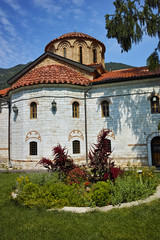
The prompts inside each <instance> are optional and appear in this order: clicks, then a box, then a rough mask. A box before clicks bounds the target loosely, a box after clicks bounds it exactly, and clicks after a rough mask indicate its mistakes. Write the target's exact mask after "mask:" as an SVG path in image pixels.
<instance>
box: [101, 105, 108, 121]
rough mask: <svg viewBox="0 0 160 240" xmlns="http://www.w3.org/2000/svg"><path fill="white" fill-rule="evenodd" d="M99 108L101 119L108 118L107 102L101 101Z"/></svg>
mask: <svg viewBox="0 0 160 240" xmlns="http://www.w3.org/2000/svg"><path fill="white" fill-rule="evenodd" d="M101 108H102V117H109V102H108V101H103V102H102V103H101Z"/></svg>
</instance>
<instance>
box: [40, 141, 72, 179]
mask: <svg viewBox="0 0 160 240" xmlns="http://www.w3.org/2000/svg"><path fill="white" fill-rule="evenodd" d="M52 151H53V156H54V159H53V161H51V160H50V159H47V158H42V159H41V160H40V161H39V162H38V163H37V164H40V165H42V166H44V167H45V168H48V170H52V171H58V172H59V173H60V175H63V174H65V175H66V174H67V173H68V172H69V171H70V170H71V169H73V168H75V167H76V165H75V164H74V163H73V159H72V158H71V157H70V156H69V155H68V151H67V149H66V147H64V148H62V147H61V145H60V144H58V145H57V146H55V147H54V148H53V150H52ZM37 164H36V165H37Z"/></svg>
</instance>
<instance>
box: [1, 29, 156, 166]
mask: <svg viewBox="0 0 160 240" xmlns="http://www.w3.org/2000/svg"><path fill="white" fill-rule="evenodd" d="M104 54H105V46H104V44H103V43H102V42H100V41H99V40H97V39H95V38H93V37H91V36H89V35H87V34H84V33H78V32H72V33H67V34H64V35H62V36H60V37H58V38H56V39H54V40H52V41H51V42H49V43H48V44H47V46H46V47H45V52H44V53H43V54H42V55H41V56H40V57H38V58H37V59H36V60H35V61H33V62H32V63H31V64H29V65H27V67H25V68H24V69H23V70H22V71H20V72H19V73H17V74H16V75H15V76H13V77H12V78H11V79H10V80H9V81H8V84H9V85H10V87H9V88H7V89H3V90H0V139H1V141H0V163H1V164H2V163H4V164H7V165H8V166H12V167H16V168H21V169H35V165H36V164H37V162H38V161H39V160H40V159H41V158H42V157H45V158H49V159H51V160H52V159H53V156H52V149H53V147H54V146H56V145H57V144H60V145H61V146H62V147H64V146H66V148H67V149H68V153H69V155H70V156H71V157H72V158H73V160H74V161H75V163H79V164H81V163H88V161H89V160H88V152H89V150H90V147H91V146H92V144H94V143H96V141H97V137H98V136H99V134H100V133H101V131H102V130H103V129H108V130H110V134H109V142H110V147H111V150H112V154H111V157H112V159H113V160H114V161H115V164H116V165H117V166H121V167H125V166H128V165H130V164H131V165H137V166H152V165H153V166H156V167H160V69H158V70H155V71H149V70H148V68H147V67H138V68H131V69H124V70H116V71H106V70H105V59H104ZM137 57H138V56H137ZM36 168H38V166H37V167H36Z"/></svg>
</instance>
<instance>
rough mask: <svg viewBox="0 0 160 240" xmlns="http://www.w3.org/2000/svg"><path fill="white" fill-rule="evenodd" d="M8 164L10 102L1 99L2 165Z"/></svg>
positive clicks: (0, 135) (0, 155)
mask: <svg viewBox="0 0 160 240" xmlns="http://www.w3.org/2000/svg"><path fill="white" fill-rule="evenodd" d="M7 165H8V104H7V103H6V102H5V101H4V100H0V166H7Z"/></svg>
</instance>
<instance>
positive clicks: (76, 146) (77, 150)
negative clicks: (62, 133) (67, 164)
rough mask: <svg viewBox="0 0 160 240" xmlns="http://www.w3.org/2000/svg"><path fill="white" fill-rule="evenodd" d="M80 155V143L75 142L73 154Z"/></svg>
mask: <svg viewBox="0 0 160 240" xmlns="http://www.w3.org/2000/svg"><path fill="white" fill-rule="evenodd" d="M78 153H80V141H78V140H75V141H73V154H78Z"/></svg>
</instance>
